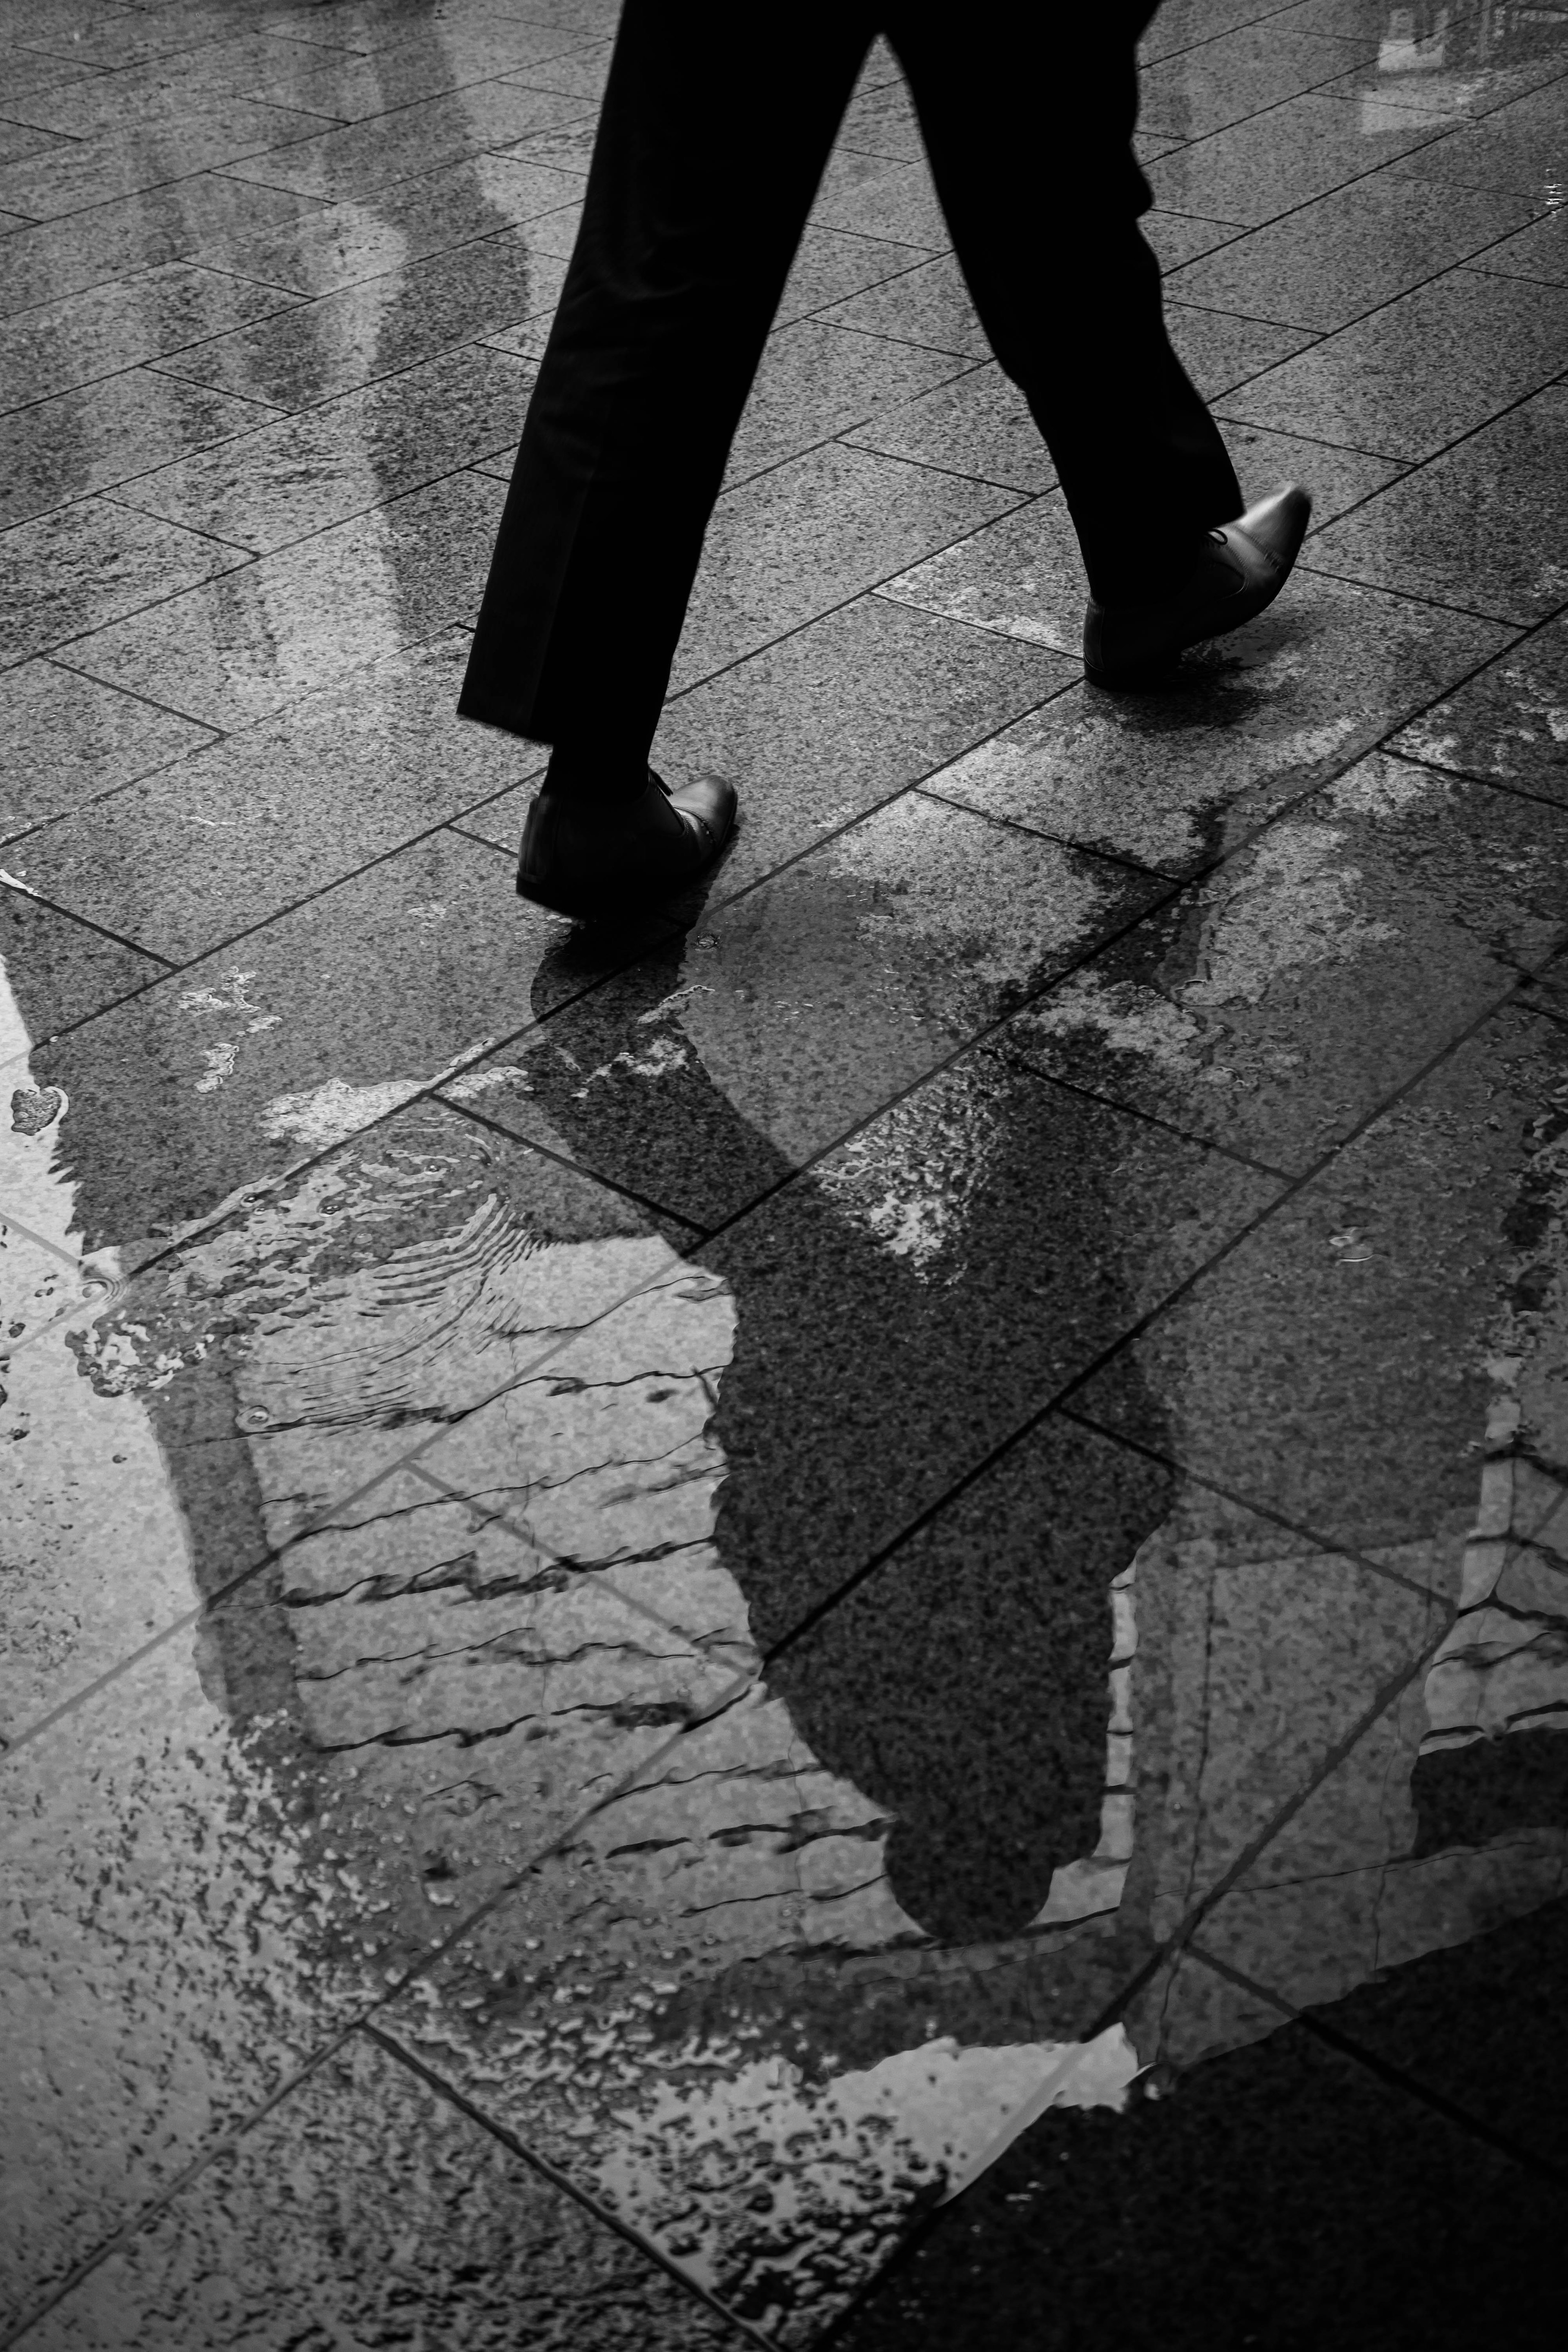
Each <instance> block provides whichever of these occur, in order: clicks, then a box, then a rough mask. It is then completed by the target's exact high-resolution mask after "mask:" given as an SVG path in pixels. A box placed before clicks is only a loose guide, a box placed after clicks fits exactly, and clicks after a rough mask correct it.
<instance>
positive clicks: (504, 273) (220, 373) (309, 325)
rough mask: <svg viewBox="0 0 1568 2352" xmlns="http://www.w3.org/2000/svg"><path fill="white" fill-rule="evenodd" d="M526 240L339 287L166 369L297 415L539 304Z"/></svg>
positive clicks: (484, 244) (487, 243) (474, 248)
mask: <svg viewBox="0 0 1568 2352" xmlns="http://www.w3.org/2000/svg"><path fill="white" fill-rule="evenodd" d="M533 271H534V257H533V254H532V251H531V247H530V244H529V240H528V237H527V235H526V233H524V234H521V235H514V234H512V233H510V232H508V233H506V234H504V235H502V236H494V237H485V238H482V239H481V240H480V241H479V242H478V243H477V244H473V245H468V246H464V247H461V248H460V250H459V252H458V254H457V255H450V254H435V255H432V256H430V257H428V258H427V259H426V260H424V261H421V262H416V263H415V264H414V265H413V266H412V267H411V268H408V269H406V270H402V269H400V270H396V271H393V272H391V273H389V274H388V275H387V276H385V277H382V278H365V279H363V281H361V282H360V283H358V284H354V285H350V286H345V287H342V288H340V289H339V290H338V291H337V292H336V293H335V294H328V295H324V296H323V297H322V298H321V300H319V301H316V302H310V303H302V304H300V306H299V307H298V308H297V309H295V310H290V311H289V312H286V313H285V314H284V316H283V317H281V318H279V319H275V320H268V321H267V322H266V324H264V325H261V326H258V327H254V328H243V329H241V330H239V331H237V332H236V333H234V334H230V335H220V336H217V337H216V338H215V339H214V340H213V341H209V342H205V343H203V344H200V345H199V346H197V347H196V348H195V349H194V350H191V351H187V352H179V353H177V354H176V355H175V356H174V358H173V359H171V360H169V361H166V362H164V364H165V365H166V366H167V367H168V369H169V370H170V372H171V373H174V374H176V375H184V376H188V377H190V378H191V379H192V380H193V381H194V382H195V383H209V384H212V385H214V386H216V387H217V388H218V389H220V390H224V391H227V392H232V393H237V394H241V395H242V396H244V397H247V398H249V399H252V400H266V401H270V402H271V403H272V404H274V405H275V406H276V407H279V408H303V407H306V406H308V405H309V404H311V403H312V402H315V401H320V400H326V399H330V398H331V395H332V394H334V393H342V392H352V391H353V390H355V389H356V388H357V387H358V386H359V385H361V384H363V383H371V382H373V381H374V379H375V378H376V377H378V376H387V375H394V374H397V373H400V372H401V371H402V370H404V369H405V368H408V367H412V366H414V365H416V363H417V362H419V361H420V360H425V359H429V358H431V357H432V356H433V355H434V354H435V353H436V352H439V351H442V350H445V349H447V347H448V346H450V345H452V344H454V343H461V342H468V341H472V340H474V339H475V338H476V337H477V336H479V335H481V334H483V333H484V332H485V331H486V330H487V329H489V328H495V327H500V326H505V325H506V324H507V323H508V322H509V321H510V320H513V319H516V318H519V317H521V316H522V315H524V314H526V313H527V312H529V311H531V310H534V309H535V308H537V306H538V301H539V296H538V294H537V292H536V290H535V288H534V283H533Z"/></svg>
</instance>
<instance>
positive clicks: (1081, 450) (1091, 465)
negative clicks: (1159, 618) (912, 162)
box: [887, 0, 1242, 603]
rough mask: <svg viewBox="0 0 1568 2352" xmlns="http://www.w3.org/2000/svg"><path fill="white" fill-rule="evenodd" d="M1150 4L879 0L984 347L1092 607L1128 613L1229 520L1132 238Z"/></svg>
mask: <svg viewBox="0 0 1568 2352" xmlns="http://www.w3.org/2000/svg"><path fill="white" fill-rule="evenodd" d="M1152 13H1153V12H1152V8H1151V7H1149V6H1147V5H1141V0H1097V5H1094V6H1091V7H1086V8H1081V9H1079V10H1077V11H1069V10H1068V9H1066V8H1053V7H1047V6H1033V7H1026V6H1020V5H1015V0H990V5H986V0H970V5H968V6H966V7H965V8H963V9H962V10H954V9H952V8H950V7H948V6H945V5H942V0H892V5H890V6H889V9H888V11H887V22H888V30H889V38H890V39H891V41H892V44H893V47H894V48H895V49H896V51H897V52H898V55H899V58H900V62H901V64H902V65H903V68H904V70H905V72H906V74H907V75H908V77H909V80H910V89H911V92H912V95H913V98H914V101H915V105H916V108H917V110H918V111H919V115H920V121H921V131H922V134H923V136H924V138H925V141H926V145H927V148H928V151H929V152H930V156H931V170H932V173H933V176H934V178H935V181H936V185H937V191H938V194H939V195H940V196H941V198H942V209H943V211H944V213H945V214H946V216H947V220H948V225H949V226H950V228H951V230H952V240H953V245H954V247H955V249H956V251H957V254H958V257H959V261H960V263H961V265H962V267H963V273H964V277H965V278H966V280H967V281H968V284H969V287H970V290H971V292H972V294H973V299H974V304H975V308H976V310H977V311H978V312H979V315H980V320H981V323H982V325H983V326H984V330H985V332H986V335H987V338H988V339H989V341H990V343H991V347H992V350H993V351H994V353H995V355H996V358H997V360H998V361H999V362H1000V363H1001V365H1002V367H1003V368H1004V369H1005V372H1006V373H1007V374H1008V375H1009V376H1011V377H1012V379H1013V380H1014V382H1015V383H1017V384H1018V385H1019V387H1020V388H1021V389H1022V391H1023V393H1024V394H1025V397H1026V399H1027V401H1028V404H1029V407H1030V410H1031V413H1032V414H1033V415H1034V418H1035V421H1036V423H1037V425H1038V426H1039V428H1040V431H1041V434H1042V435H1043V436H1044V438H1045V440H1046V443H1047V446H1048V447H1049V449H1050V453H1051V457H1052V458H1053V460H1054V462H1055V465H1056V468H1057V472H1058V476H1059V478H1060V480H1061V485H1062V489H1063V493H1064V495H1065V497H1066V499H1067V503H1068V510H1069V512H1070V513H1071V515H1072V519H1073V523H1074V527H1075V528H1076V530H1077V532H1078V537H1079V546H1080V548H1081V550H1082V552H1083V559H1084V566H1085V569H1086V571H1087V572H1088V574H1089V588H1090V593H1092V594H1093V595H1095V596H1096V597H1098V598H1100V600H1101V601H1102V602H1111V603H1138V602H1142V601H1143V600H1144V599H1152V598H1154V597H1157V596H1159V595H1161V594H1163V593H1165V592H1166V591H1167V590H1168V589H1169V588H1172V587H1173V586H1174V585H1176V584H1177V582H1178V581H1179V579H1180V578H1181V576H1182V574H1183V572H1184V571H1185V570H1187V569H1190V566H1191V562H1192V560H1193V548H1194V541H1196V540H1197V539H1198V537H1199V536H1201V534H1202V533H1203V532H1204V531H1205V530H1208V529H1210V528H1212V527H1213V526H1214V525H1215V524H1216V523H1220V522H1226V521H1229V520H1231V519H1232V518H1233V517H1234V516H1236V515H1237V514H1238V513H1239V512H1240V510H1241V505H1242V499H1241V491H1240V487H1239V485H1238V484H1237V478H1236V474H1235V471H1234V469H1233V467H1232V466H1231V462H1230V459H1229V457H1228V456H1227V455H1226V447H1225V443H1224V441H1223V440H1222V438H1221V436H1220V434H1219V431H1218V429H1217V427H1216V426H1215V423H1214V420H1213V418H1212V417H1211V416H1210V415H1209V413H1208V410H1207V409H1206V407H1205V404H1204V403H1203V401H1202V400H1201V399H1200V397H1199V395H1198V394H1197V392H1196V391H1195V390H1194V386H1193V385H1192V383H1190V382H1189V380H1188V378H1187V375H1186V373H1185V371H1184V369H1183V367H1182V365H1181V362H1180V361H1179V360H1178V359H1177V358H1176V355H1175V353H1174V352H1173V351H1172V349H1171V345H1170V341H1169V339H1168V337H1167V335H1166V331H1165V322H1164V314H1163V301H1162V297H1161V289H1160V273H1159V268H1158V264H1157V263H1156V261H1155V259H1154V257H1153V255H1152V252H1151V251H1150V249H1149V247H1148V245H1147V243H1146V242H1145V240H1144V238H1143V236H1142V233H1141V231H1140V230H1139V227H1138V216H1139V215H1140V214H1142V213H1143V212H1145V211H1147V209H1148V207H1149V205H1150V203H1151V201H1152V199H1151V196H1150V192H1149V186H1148V183H1147V181H1146V180H1145V179H1144V178H1143V175H1142V172H1141V171H1140V170H1139V169H1138V166H1137V163H1136V161H1135V160H1134V157H1133V154H1132V150H1131V136H1132V131H1133V126H1134V123H1135V121H1136V119H1137V110H1138V89H1137V60H1136V43H1137V38H1138V35H1139V33H1140V32H1141V31H1142V26H1143V25H1144V24H1145V23H1146V22H1147V20H1148V18H1149V16H1151V15H1152Z"/></svg>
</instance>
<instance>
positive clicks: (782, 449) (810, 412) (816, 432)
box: [725, 319, 962, 485]
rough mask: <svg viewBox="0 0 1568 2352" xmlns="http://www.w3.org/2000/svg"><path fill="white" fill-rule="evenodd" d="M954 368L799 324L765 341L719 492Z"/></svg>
mask: <svg viewBox="0 0 1568 2352" xmlns="http://www.w3.org/2000/svg"><path fill="white" fill-rule="evenodd" d="M961 365H962V362H958V361H956V360H953V359H951V358H948V357H946V356H944V355H942V354H940V353H938V352H925V351H918V350H916V349H914V348H913V347H911V346H910V344H908V343H902V342H893V341H889V339H888V338H887V337H885V336H881V335H865V334H858V333H856V332H855V331H853V330H851V329H849V328H846V327H837V326H829V325H827V324H826V323H825V322H824V321H823V320H819V319H801V320H796V322H795V324H794V325H793V326H790V327H784V328H781V329H779V330H778V331H776V332H774V333H773V334H772V335H770V336H769V337H768V340H767V343H766V345H765V347H764V349H763V359H762V365H761V366H760V367H759V369H758V371H757V375H756V380H755V382H754V383H753V384H752V390H751V394H750V395H749V397H748V399H747V403H746V409H745V414H744V415H743V416H742V419H741V424H740V428H739V430H738V431H737V433H736V435H735V439H734V442H733V445H732V446H731V452H730V462H729V467H728V468H727V471H726V475H725V480H726V483H727V485H732V484H734V483H736V482H741V481H744V480H745V479H746V478H747V477H748V476H749V475H752V474H757V473H761V472H762V471H763V469H764V468H765V467H770V466H776V465H777V464H778V463H779V461H780V460H781V459H782V458H785V457H796V456H798V455H799V454H800V453H801V452H802V451H803V450H805V449H809V448H812V447H814V446H816V444H817V443H818V442H822V441H826V440H828V439H830V438H831V437H832V436H834V435H836V434H840V433H845V432H847V431H848V430H850V429H851V428H852V427H853V426H855V425H860V424H862V423H863V422H864V421H865V419H866V418H867V417H868V416H872V415H878V414H879V413H880V412H881V411H884V410H888V409H893V408H897V407H900V406H901V404H903V403H904V402H906V401H908V400H910V399H912V398H913V397H914V396H915V395H916V394H919V393H922V392H925V391H928V390H929V389H930V388H931V385H933V384H936V383H944V382H946V381H947V380H948V379H950V378H951V377H952V376H953V375H954V374H956V373H958V372H959V369H960V367H961Z"/></svg>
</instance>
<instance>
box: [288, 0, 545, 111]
mask: <svg viewBox="0 0 1568 2352" xmlns="http://www.w3.org/2000/svg"><path fill="white" fill-rule="evenodd" d="M404 25H405V27H406V28H407V29H406V30H405V36H404V37H403V38H401V39H398V40H394V41H390V42H387V43H385V44H383V45H381V46H378V47H377V48H376V50H375V51H374V55H373V56H355V55H351V54H347V53H341V52H340V53H333V52H331V51H330V50H326V49H323V48H322V47H320V46H319V45H317V44H314V43H310V42H303V41H301V42H282V41H277V40H270V39H269V40H267V41H264V42H258V44H257V47H258V51H261V52H263V53H264V52H265V51H266V50H268V49H270V50H272V51H273V52H274V56H273V58H272V60H271V62H270V63H269V64H266V65H264V66H263V68H262V69H261V70H260V71H259V72H257V73H255V74H254V75H253V76H252V77H251V78H250V79H249V80H248V81H247V89H250V91H251V92H252V93H253V94H254V95H255V96H256V97H258V98H265V99H268V100H271V101H272V102H273V104H275V105H278V106H293V107H300V108H302V109H304V110H306V111H308V112H310V113H313V114H323V115H331V116H335V117H336V118H337V119H338V120H339V121H344V122H360V121H366V120H368V119H369V118H371V117H373V116H375V115H381V114H390V113H392V112H394V111H395V110H399V109H402V108H405V107H409V106H414V105H416V104H418V103H420V102H421V101H424V100H435V99H440V98H442V97H447V96H460V95H461V94H462V92H463V90H464V89H466V88H468V87H471V86H472V85H473V84H475V83H483V82H489V81H492V80H494V79H498V78H499V77H500V76H503V75H504V76H505V77H506V78H507V79H511V80H521V81H526V82H528V83H530V84H531V87H533V88H534V89H538V88H539V87H540V86H541V85H540V84H539V83H538V81H537V80H536V79H535V78H534V75H533V74H532V73H531V71H530V70H528V68H529V67H530V65H531V61H533V60H536V59H537V60H538V61H539V63H540V64H541V65H543V63H544V62H545V61H546V60H550V59H553V60H559V61H560V62H561V63H563V64H565V63H569V62H570V60H571V57H572V54H573V52H572V43H573V39H574V36H572V35H571V34H568V33H561V32H553V31H551V30H549V29H548V28H546V27H545V26H541V25H530V24H507V23H505V22H503V21H501V20H500V19H498V18H496V17H493V16H492V17H490V18H489V20H488V21H483V20H481V21H480V22H478V23H474V24H471V25H468V26H460V25H458V23H457V22H456V21H455V20H454V19H452V18H451V17H449V16H447V17H444V18H443V20H441V21H440V22H439V23H437V22H434V21H431V20H426V23H425V25H423V26H421V25H420V24H419V22H418V20H417V19H413V20H410V19H409V18H407V17H405V18H404ZM574 95H578V96H580V95H581V93H580V92H577V93H574Z"/></svg>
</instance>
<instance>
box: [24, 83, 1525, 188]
mask: <svg viewBox="0 0 1568 2352" xmlns="http://www.w3.org/2000/svg"><path fill="white" fill-rule="evenodd" d="M1565 96H1568V93H1565V92H1564V89H1563V81H1562V79H1558V80H1556V81H1554V82H1552V84H1550V85H1549V86H1548V87H1547V88H1546V89H1539V90H1534V91H1532V92H1531V94H1530V96H1528V97H1526V98H1520V99H1516V100H1514V101H1513V103H1512V104H1511V105H1510V106H1505V107H1502V108H1500V110H1498V112H1497V113H1495V114H1488V115H1486V116H1484V117H1483V118H1482V120H1481V121H1479V122H1467V123H1465V124H1463V125H1462V126H1461V127H1460V128H1459V129H1458V130H1448V131H1447V136H1446V137H1445V138H1442V139H1440V140H1437V141H1436V142H1434V143H1433V144H1432V146H1431V148H1430V150H1429V151H1428V150H1426V149H1423V151H1422V159H1421V160H1420V161H1419V162H1418V161H1417V159H1416V158H1415V156H1411V157H1410V158H1408V159H1407V160H1406V161H1405V163H1403V165H1402V169H1403V170H1405V171H1407V172H1413V173H1415V177H1416V178H1418V179H1423V180H1436V181H1439V182H1442V183H1445V184H1449V183H1451V184H1454V185H1455V186H1458V187H1462V188H1505V189H1511V190H1513V191H1515V192H1516V193H1517V194H1520V195H1523V196H1530V197H1532V198H1533V199H1534V201H1535V203H1536V204H1537V205H1540V206H1541V207H1542V208H1543V209H1544V208H1546V207H1549V206H1551V205H1553V203H1554V202H1558V201H1561V194H1560V192H1561V190H1562V187H1563V179H1564V174H1565V172H1568V105H1565V104H1564V98H1565ZM1442 127H1444V128H1447V126H1446V125H1444V126H1442ZM0 184H3V183H0Z"/></svg>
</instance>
